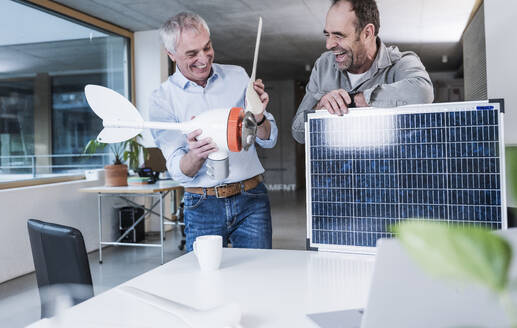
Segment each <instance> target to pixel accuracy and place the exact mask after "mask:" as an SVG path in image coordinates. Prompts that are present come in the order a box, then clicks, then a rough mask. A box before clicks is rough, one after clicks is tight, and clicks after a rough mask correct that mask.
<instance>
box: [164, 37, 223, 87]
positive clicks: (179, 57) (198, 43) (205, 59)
mask: <svg viewBox="0 0 517 328" xmlns="http://www.w3.org/2000/svg"><path fill="white" fill-rule="evenodd" d="M169 56H170V57H171V59H172V60H173V61H174V62H176V68H178V69H179V70H180V71H181V73H182V74H183V75H184V76H185V77H186V78H187V79H189V80H191V81H192V82H195V83H197V84H199V85H201V86H205V85H206V81H207V79H208V77H209V76H210V72H211V70H212V63H213V61H214V49H213V48H212V42H211V41H210V35H209V34H208V31H207V30H206V29H204V28H202V27H200V28H199V31H196V30H184V31H183V32H182V33H181V34H180V38H179V40H178V42H177V45H176V53H174V54H172V53H169Z"/></svg>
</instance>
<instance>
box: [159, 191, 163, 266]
mask: <svg viewBox="0 0 517 328" xmlns="http://www.w3.org/2000/svg"><path fill="white" fill-rule="evenodd" d="M160 243H161V246H162V247H161V250H162V264H163V193H161V192H160Z"/></svg>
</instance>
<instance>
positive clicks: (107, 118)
mask: <svg viewBox="0 0 517 328" xmlns="http://www.w3.org/2000/svg"><path fill="white" fill-rule="evenodd" d="M261 31H262V18H260V19H259V28H258V33H257V43H256V46H255V56H254V61H253V72H252V74H251V78H250V82H249V83H248V87H247V89H246V111H245V110H244V109H242V108H238V107H234V108H221V109H212V110H209V111H206V112H203V113H201V114H199V115H198V116H196V117H195V118H194V119H192V120H191V121H186V122H181V123H176V122H149V121H144V119H143V118H142V116H141V115H140V113H139V112H138V110H137V109H136V108H135V106H133V104H132V103H130V102H129V101H128V100H127V99H126V98H125V97H124V96H122V95H120V94H119V93H117V92H115V91H113V90H111V89H109V88H106V87H103V86H99V85H92V84H89V85H87V86H86V87H85V88H84V93H85V95H86V100H87V101H88V104H89V105H90V107H91V108H92V110H93V111H94V112H95V114H97V116H99V117H100V118H101V119H102V124H103V126H104V129H103V130H102V131H101V132H100V133H99V135H98V136H97V141H100V142H104V143H116V142H122V141H125V140H128V139H130V138H133V137H134V136H136V135H138V134H139V133H141V132H142V131H143V129H160V130H178V131H181V132H182V133H184V134H188V133H190V132H192V131H194V130H196V129H201V130H202V134H201V135H200V136H199V137H198V138H199V139H203V138H207V137H210V138H212V140H213V141H214V142H215V144H216V145H217V147H218V148H219V150H218V151H217V152H214V153H211V154H210V155H209V156H208V159H209V161H212V162H221V161H224V165H223V172H225V173H223V175H221V174H214V172H213V170H214V168H215V167H218V168H221V166H220V165H214V164H215V163H207V166H208V168H209V175H210V176H212V177H213V178H214V179H216V180H224V179H225V178H226V177H227V176H228V174H229V170H228V167H229V162H228V156H229V152H240V151H241V150H242V149H244V150H248V149H249V148H250V147H251V146H252V145H253V144H254V143H255V137H256V134H257V122H256V121H255V117H254V116H253V114H259V113H261V112H262V110H263V109H262V102H261V101H260V98H259V96H258V95H257V93H256V92H255V90H254V89H253V82H254V81H255V71H256V65H257V57H258V47H259V44H260V35H261ZM224 168H225V169H224ZM211 171H212V172H211Z"/></svg>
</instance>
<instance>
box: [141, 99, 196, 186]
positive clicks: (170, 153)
mask: <svg viewBox="0 0 517 328" xmlns="http://www.w3.org/2000/svg"><path fill="white" fill-rule="evenodd" d="M170 106H171V105H170V104H168V103H167V101H166V100H165V99H163V98H162V97H161V96H160V94H159V92H158V90H157V91H155V92H154V93H153V94H152V96H151V99H150V105H149V119H150V120H151V121H157V122H179V121H178V119H177V118H176V117H175V116H174V114H173V111H172V109H171V108H170ZM151 134H152V136H153V138H154V142H155V143H156V145H157V146H158V147H159V148H160V150H161V151H162V154H163V157H164V158H165V160H166V161H167V170H168V171H169V174H170V175H171V178H172V179H173V180H175V181H178V182H180V183H187V182H191V181H192V180H194V177H189V176H186V175H185V174H183V172H182V171H181V169H180V161H181V158H182V157H183V156H184V155H185V154H186V153H187V152H188V146H187V140H186V138H185V136H184V135H183V134H182V133H181V132H180V131H174V130H156V129H152V130H151Z"/></svg>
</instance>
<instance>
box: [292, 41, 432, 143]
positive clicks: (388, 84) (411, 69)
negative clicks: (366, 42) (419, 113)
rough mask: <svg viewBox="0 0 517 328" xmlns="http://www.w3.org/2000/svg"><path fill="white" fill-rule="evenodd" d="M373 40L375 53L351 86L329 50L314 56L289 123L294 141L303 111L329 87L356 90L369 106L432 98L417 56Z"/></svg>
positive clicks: (301, 130)
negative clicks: (376, 47)
mask: <svg viewBox="0 0 517 328" xmlns="http://www.w3.org/2000/svg"><path fill="white" fill-rule="evenodd" d="M377 44H378V46H379V51H378V52H377V57H376V58H375V60H374V62H373V64H372V66H371V67H370V69H369V70H368V71H367V72H366V74H365V75H364V76H363V77H361V79H360V80H359V81H358V83H357V84H356V86H355V88H352V87H351V86H350V80H349V79H348V74H347V73H346V72H342V71H340V70H339V69H338V68H337V66H336V63H335V60H334V55H333V54H332V52H330V51H327V52H324V53H323V54H322V55H321V56H320V58H318V59H317V60H316V63H315V64H314V68H313V69H312V73H311V77H310V80H309V83H308V84H307V87H306V93H305V97H303V100H302V103H301V104H300V107H299V108H298V111H297V112H296V116H295V117H294V119H293V124H292V127H291V129H292V134H293V137H294V139H296V141H298V142H299V143H304V142H305V123H304V116H305V112H307V111H311V110H312V109H314V106H316V104H317V103H318V102H319V101H320V99H321V98H322V97H323V96H324V95H326V94H327V93H328V92H330V91H332V90H336V89H345V90H347V91H348V92H359V91H360V92H362V93H363V94H364V97H365V99H366V102H367V103H368V104H369V105H370V106H371V107H396V106H402V105H408V104H425V103H431V102H433V99H434V93H433V84H432V83H431V79H430V78H429V74H427V72H426V70H425V67H424V65H422V62H421V61H420V58H418V56H417V55H416V54H415V53H414V52H411V51H405V52H400V51H399V49H398V48H397V47H389V48H388V47H386V46H385V45H384V43H382V42H380V40H379V39H378V42H377Z"/></svg>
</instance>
